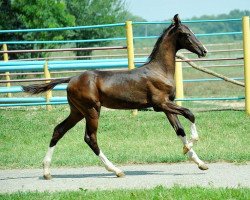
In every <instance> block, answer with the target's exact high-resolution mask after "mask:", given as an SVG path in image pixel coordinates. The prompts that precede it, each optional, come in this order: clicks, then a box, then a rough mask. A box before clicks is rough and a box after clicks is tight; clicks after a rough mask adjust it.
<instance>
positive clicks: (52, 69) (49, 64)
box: [0, 18, 250, 113]
mask: <svg viewBox="0 0 250 200" xmlns="http://www.w3.org/2000/svg"><path fill="white" fill-rule="evenodd" d="M235 21H238V22H241V21H242V19H222V20H192V21H183V23H217V22H229V23H230V22H235ZM245 21H246V20H245ZM248 21H249V18H248ZM170 23H171V22H130V23H118V24H104V25H93V26H79V27H63V28H44V29H26V30H0V34H6V33H8V34H15V33H19V34H20V33H27V32H30V33H33V32H45V31H65V30H81V29H94V28H114V27H126V28H127V35H126V37H117V38H95V39H86V40H60V41H50V40H48V41H0V44H3V45H6V44H8V45H12V44H15V45H16V44H64V43H82V42H106V41H127V46H113V47H94V48H64V49H38V50H7V47H6V48H5V49H4V50H2V51H0V54H4V55H5V62H0V72H2V73H3V74H0V77H6V80H0V83H4V84H5V83H7V84H9V85H8V86H7V87H0V93H16V92H22V90H21V87H20V86H10V83H14V82H29V81H31V82H35V81H50V80H54V79H56V78H50V74H52V73H77V72H82V70H88V69H103V70H105V69H123V68H128V67H129V68H131V69H132V68H133V67H134V66H135V67H139V66H141V65H142V64H144V63H145V62H147V59H146V58H135V59H134V48H133V40H141V39H157V38H158V37H159V36H138V37H133V32H131V30H132V25H149V24H151V25H153V24H170ZM225 35H236V36H237V35H243V36H244V37H246V36H245V35H246V32H241V31H238V32H223V33H202V34H196V36H198V37H207V36H209V37H213V36H222V37H223V36H225ZM247 40H249V36H247ZM221 45H223V44H221ZM129 46H132V47H129ZM245 46H247V45H245ZM248 48H249V47H248ZM118 49H119V50H124V49H127V51H128V54H123V56H124V55H127V57H129V60H128V59H127V58H126V59H122V58H120V59H95V60H63V61H50V60H49V59H52V58H49V57H48V58H37V61H34V60H32V61H26V60H25V59H23V61H22V60H17V61H8V56H7V57H6V55H8V54H16V53H41V52H46V53H47V52H62V51H90V50H118ZM232 51H237V52H241V51H242V49H239V48H234V49H230V50H224V49H223V50H213V51H210V53H223V52H232ZM248 51H249V52H250V50H248ZM244 52H246V48H244ZM98 56H99V55H98ZM98 56H94V57H95V58H98ZM108 56H110V57H111V55H108ZM141 56H142V55H141ZM85 57H86V56H82V57H81V58H85ZM114 57H115V56H114ZM56 58H64V59H66V58H67V57H66V56H64V57H63V56H57V57H55V59H56ZM69 58H80V57H76V56H71V57H69ZM90 58H91V57H90ZM42 59H43V61H39V60H42ZM243 59H244V61H245V60H246V56H244V57H235V58H232V57H230V58H226V57H224V58H213V59H210V58H209V59H188V60H183V61H179V60H178V61H177V62H189V61H199V62H204V61H206V62H207V61H234V60H243ZM247 59H249V58H247ZM48 60H49V61H48ZM131 60H132V61H131ZM7 61H8V62H7ZM245 63H246V61H245ZM234 65H235V66H240V65H242V64H241V63H237V64H234ZM247 65H249V64H247ZM213 66H217V67H218V66H221V67H225V66H228V65H225V64H220V65H213ZM207 67H209V66H207ZM245 67H246V64H245ZM248 67H249V66H248ZM46 70H47V72H48V73H49V77H46V76H45V77H44V78H40V79H35V78H30V79H23V80H22V79H16V80H11V79H10V77H11V76H15V75H16V76H18V75H38V74H40V75H42V74H44V71H46ZM63 70H64V71H63ZM65 70H66V71H65ZM31 71H32V72H31ZM248 76H249V75H248ZM246 77H247V76H246V75H245V78H244V79H246ZM234 79H235V80H243V78H242V77H237V78H234ZM220 80H221V79H218V78H213V79H189V80H183V82H186V83H189V82H204V81H220ZM245 81H246V80H245ZM65 88H66V85H59V86H56V87H55V88H54V90H65ZM247 90H249V89H247ZM247 90H246V94H247ZM248 92H249V91H248ZM249 93H250V92H249ZM244 98H245V97H228V98H226V97H216V98H210V97H207V98H178V97H177V100H176V101H208V100H242V99H244ZM245 101H246V102H247V101H248V100H247V99H246V100H245ZM18 102H19V103H18ZM66 103H67V100H66V97H51V98H49V100H48V99H46V97H36V98H26V97H25V98H17V97H16V98H14V97H12V98H0V107H7V106H35V105H58V104H66ZM247 112H248V113H250V111H247Z"/></svg>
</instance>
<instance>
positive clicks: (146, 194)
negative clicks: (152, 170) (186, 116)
mask: <svg viewBox="0 0 250 200" xmlns="http://www.w3.org/2000/svg"><path fill="white" fill-rule="evenodd" d="M0 198H1V199H4V200H8V199H22V200H23V199H29V200H30V199H36V200H40V199H41V200H47V199H53V200H59V199H89V200H90V199H91V200H94V199H102V200H116V199H122V200H126V199H129V200H131V199H135V200H136V199H138V200H139V199H141V200H145V199H147V200H151V199H152V200H158V199H159V200H161V199H162V200H163V199H164V200H179V199H181V200H189V199H190V200H193V199H199V200H200V199H201V200H202V199H206V200H218V199H220V200H223V199H232V200H233V199H238V200H240V199H242V200H243V199H244V200H247V199H249V198H250V189H247V188H237V189H222V188H220V189H215V188H210V189H208V188H201V187H192V188H183V187H178V186H175V187H173V188H170V189H167V188H164V187H162V186H158V187H156V188H153V189H147V190H146V189H144V190H115V191H114V190H112V191H88V190H82V191H74V192H68V191H67V192H54V193H49V192H42V193H39V192H19V193H14V194H0Z"/></svg>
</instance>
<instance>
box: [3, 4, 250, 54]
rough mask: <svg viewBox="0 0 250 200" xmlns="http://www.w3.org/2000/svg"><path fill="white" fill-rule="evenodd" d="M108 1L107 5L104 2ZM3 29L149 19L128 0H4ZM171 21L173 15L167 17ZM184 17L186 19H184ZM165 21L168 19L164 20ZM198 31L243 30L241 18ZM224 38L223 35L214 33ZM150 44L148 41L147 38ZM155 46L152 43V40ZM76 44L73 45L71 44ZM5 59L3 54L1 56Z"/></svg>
mask: <svg viewBox="0 0 250 200" xmlns="http://www.w3.org/2000/svg"><path fill="white" fill-rule="evenodd" d="M103 5H105V6H103ZM0 10H1V13H0V29H2V30H3V29H27V28H55V27H66V26H84V25H95V24H112V23H119V22H124V21H126V20H132V21H146V20H145V19H143V18H141V17H140V16H135V15H133V14H131V13H130V12H129V11H128V10H127V7H126V3H125V1H124V0H99V1H92V0H82V1H78V0H63V1H56V0H49V1H43V0H0ZM244 15H250V11H249V10H245V11H240V10H233V11H231V12H230V13H228V14H226V13H225V14H221V15H217V16H208V15H204V16H201V17H198V18H197V17H194V18H191V19H190V20H196V19H227V18H241V17H242V16H244ZM166 20H167V21H169V20H171V19H166ZM182 20H184V19H182ZM164 21H165V20H164ZM189 26H190V27H191V28H192V30H193V31H194V32H195V33H214V32H237V31H241V22H231V23H227V22H218V23H204V24H200V23H198V24H190V25H189ZM164 28H166V25H164V24H163V25H134V35H135V36H148V35H156V36H157V35H159V34H160V33H161V32H162V30H163V29H164ZM124 35H125V30H124V28H122V27H120V28H111V29H85V30H77V31H56V32H40V33H15V34H0V41H16V40H64V39H75V40H77V39H92V38H109V37H124ZM239 38H240V36H226V37H223V40H229V39H230V40H232V39H233V40H235V39H239ZM210 39H211V38H206V39H205V40H204V41H203V42H207V43H209V42H211V40H210ZM215 40H217V41H220V42H221V37H213V38H212V41H213V42H214V41H215ZM145 43H146V44H148V43H147V42H146V41H145ZM107 44H108V43H107V42H106V44H105V43H103V42H102V43H101V44H100V43H99V42H95V43H76V44H74V45H73V46H75V47H85V46H88V47H90V46H95V45H97V46H98V45H99V46H104V45H107ZM149 44H150V45H147V46H152V43H149ZM70 46H72V45H70ZM52 47H60V45H55V44H34V45H33V44H30V45H9V49H42V48H52ZM76 54H77V55H89V54H91V51H89V52H86V51H84V52H77V53H76ZM44 55H45V54H44V53H43V54H42V53H36V54H34V53H33V54H16V55H14V54H12V55H10V56H11V57H10V59H15V58H24V57H26V58H27V57H41V56H44ZM0 59H1V58H0Z"/></svg>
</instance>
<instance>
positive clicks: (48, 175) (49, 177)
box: [43, 174, 52, 180]
mask: <svg viewBox="0 0 250 200" xmlns="http://www.w3.org/2000/svg"><path fill="white" fill-rule="evenodd" d="M43 178H44V179H45V180H51V179H52V176H51V175H50V174H46V175H45V174H44V175H43Z"/></svg>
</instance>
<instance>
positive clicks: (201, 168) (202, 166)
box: [198, 164, 208, 170]
mask: <svg viewBox="0 0 250 200" xmlns="http://www.w3.org/2000/svg"><path fill="white" fill-rule="evenodd" d="M198 167H199V169H200V170H208V166H207V165H205V164H201V165H199V166H198Z"/></svg>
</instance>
